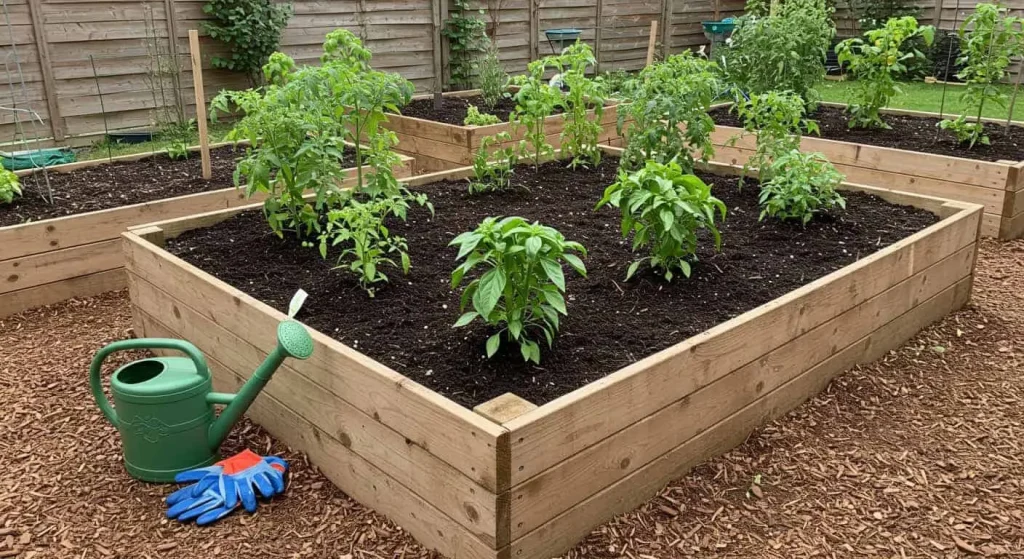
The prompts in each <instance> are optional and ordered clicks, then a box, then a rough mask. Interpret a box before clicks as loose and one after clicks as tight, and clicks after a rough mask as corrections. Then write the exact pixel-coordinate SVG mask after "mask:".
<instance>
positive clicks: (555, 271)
mask: <svg viewBox="0 0 1024 559" xmlns="http://www.w3.org/2000/svg"><path fill="white" fill-rule="evenodd" d="M540 265H541V267H542V268H544V273H545V274H546V275H547V276H548V279H550V280H551V282H552V283H554V284H555V285H556V286H558V289H560V290H562V291H565V274H564V273H563V272H562V267H561V266H559V265H558V262H555V261H554V260H551V259H550V258H545V259H543V260H541V261H540Z"/></svg>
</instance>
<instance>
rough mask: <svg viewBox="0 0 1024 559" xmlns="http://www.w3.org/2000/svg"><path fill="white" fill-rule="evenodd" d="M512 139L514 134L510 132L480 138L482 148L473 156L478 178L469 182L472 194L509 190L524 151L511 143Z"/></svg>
mask: <svg viewBox="0 0 1024 559" xmlns="http://www.w3.org/2000/svg"><path fill="white" fill-rule="evenodd" d="M511 141H512V135H511V134H509V133H508V132H499V133H498V134H495V135H494V136H485V137H484V138H483V139H482V140H480V148H479V149H477V152H476V155H475V156H474V157H473V173H474V175H475V177H476V180H475V181H471V182H470V183H469V192H470V193H471V194H478V193H482V192H492V191H501V190H507V189H508V188H509V187H510V186H511V184H512V173H513V169H514V168H515V166H516V164H517V163H519V154H520V153H521V152H522V151H523V148H522V147H521V146H520V145H515V144H511V143H510V142H511ZM520 143H522V142H520ZM502 146H504V147H502Z"/></svg>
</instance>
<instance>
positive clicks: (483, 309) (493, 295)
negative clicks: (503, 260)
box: [473, 268, 505, 318]
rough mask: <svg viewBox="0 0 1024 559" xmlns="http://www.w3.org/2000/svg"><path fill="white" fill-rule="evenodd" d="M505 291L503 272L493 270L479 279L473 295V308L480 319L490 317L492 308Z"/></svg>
mask: <svg viewBox="0 0 1024 559" xmlns="http://www.w3.org/2000/svg"><path fill="white" fill-rule="evenodd" d="M504 290H505V272H504V271H502V270H501V269H500V268H495V269H493V270H491V271H489V272H487V273H486V274H484V275H483V277H481V278H480V285H479V287H478V288H477V290H476V293H475V294H474V295H473V307H474V308H475V309H476V310H477V312H479V313H480V316H482V317H485V318H487V317H490V316H491V312H492V311H494V307H495V306H496V305H497V304H498V301H499V300H500V299H501V295H502V292H503V291H504Z"/></svg>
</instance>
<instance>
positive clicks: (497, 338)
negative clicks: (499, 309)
mask: <svg viewBox="0 0 1024 559" xmlns="http://www.w3.org/2000/svg"><path fill="white" fill-rule="evenodd" d="M500 345H501V333H500V332H499V333H497V334H495V335H493V336H491V337H490V338H487V358H488V359H490V358H491V357H494V354H495V353H497V352H498V347H499V346H500Z"/></svg>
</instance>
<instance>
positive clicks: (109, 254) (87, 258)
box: [0, 239, 124, 293]
mask: <svg viewBox="0 0 1024 559" xmlns="http://www.w3.org/2000/svg"><path fill="white" fill-rule="evenodd" d="M123 265H124V259H123V257H122V256H121V241H120V239H111V240H109V241H100V242H98V243H92V244H88V245H80V246H76V247H71V248H66V249H61V250H54V251H51V252H44V253H40V254H34V255H31V256H25V257H21V258H12V259H10V260H0V293H9V292H11V291H19V290H21V289H27V288H29V287H35V286H37V285H44V284H48V283H53V282H56V281H60V280H65V279H70V278H74V277H78V276H85V275H89V274H94V273H96V272H105V271H107V270H114V269H117V268H121V267H122V266H123Z"/></svg>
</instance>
